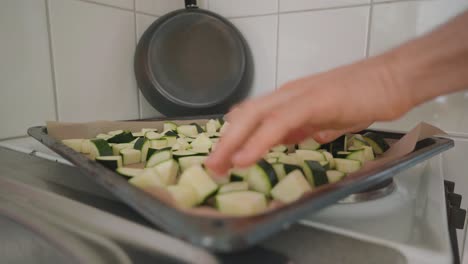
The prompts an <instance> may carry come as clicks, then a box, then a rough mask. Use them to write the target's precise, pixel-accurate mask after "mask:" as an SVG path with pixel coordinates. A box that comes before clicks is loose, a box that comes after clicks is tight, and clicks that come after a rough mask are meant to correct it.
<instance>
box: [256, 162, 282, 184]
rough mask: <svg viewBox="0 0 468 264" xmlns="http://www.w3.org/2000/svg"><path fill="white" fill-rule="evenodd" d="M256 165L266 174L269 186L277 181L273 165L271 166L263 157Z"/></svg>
mask: <svg viewBox="0 0 468 264" xmlns="http://www.w3.org/2000/svg"><path fill="white" fill-rule="evenodd" d="M257 165H258V166H260V168H262V169H263V171H264V172H265V173H266V175H267V176H268V180H269V181H270V184H271V187H273V186H275V185H276V184H277V183H278V177H277V176H276V171H275V169H273V166H271V164H270V163H268V162H267V161H266V160H265V159H261V160H259V161H258V162H257Z"/></svg>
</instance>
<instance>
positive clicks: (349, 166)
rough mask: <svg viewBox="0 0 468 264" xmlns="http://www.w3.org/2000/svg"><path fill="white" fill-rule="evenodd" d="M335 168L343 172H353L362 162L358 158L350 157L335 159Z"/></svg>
mask: <svg viewBox="0 0 468 264" xmlns="http://www.w3.org/2000/svg"><path fill="white" fill-rule="evenodd" d="M335 164H336V170H339V171H341V172H344V173H353V172H355V171H357V170H359V169H360V168H361V166H362V163H361V162H360V161H358V160H350V159H335Z"/></svg>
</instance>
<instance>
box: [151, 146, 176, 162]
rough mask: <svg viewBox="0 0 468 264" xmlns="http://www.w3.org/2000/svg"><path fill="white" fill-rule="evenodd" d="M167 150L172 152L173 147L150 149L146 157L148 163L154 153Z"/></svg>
mask: <svg viewBox="0 0 468 264" xmlns="http://www.w3.org/2000/svg"><path fill="white" fill-rule="evenodd" d="M166 150H170V151H172V148H171V147H167V148H162V149H155V148H149V149H148V154H147V155H146V161H148V160H149V159H150V157H151V155H153V153H155V152H161V151H166Z"/></svg>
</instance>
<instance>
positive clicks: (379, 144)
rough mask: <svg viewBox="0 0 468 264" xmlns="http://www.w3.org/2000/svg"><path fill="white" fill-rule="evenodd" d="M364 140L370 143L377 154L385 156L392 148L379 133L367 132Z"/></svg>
mask: <svg viewBox="0 0 468 264" xmlns="http://www.w3.org/2000/svg"><path fill="white" fill-rule="evenodd" d="M363 138H364V140H365V141H366V142H367V143H369V145H370V146H371V147H372V149H373V150H374V152H375V154H383V153H384V152H385V151H387V150H388V149H389V148H390V146H389V145H388V143H387V142H386V141H385V139H384V138H383V137H382V136H381V135H379V134H377V133H374V132H367V133H365V134H364V135H363Z"/></svg>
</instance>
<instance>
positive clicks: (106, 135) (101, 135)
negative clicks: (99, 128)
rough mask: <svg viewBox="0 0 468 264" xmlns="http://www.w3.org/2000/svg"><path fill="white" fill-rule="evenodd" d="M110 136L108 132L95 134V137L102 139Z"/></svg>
mask: <svg viewBox="0 0 468 264" xmlns="http://www.w3.org/2000/svg"><path fill="white" fill-rule="evenodd" d="M111 137H112V136H111V135H108V134H98V135H97V136H96V138H99V139H104V140H108V139H109V138H111Z"/></svg>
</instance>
